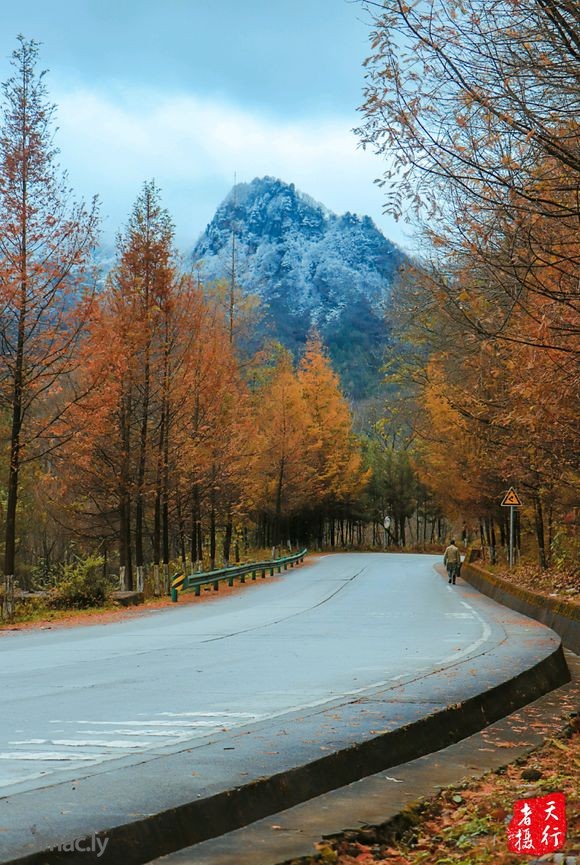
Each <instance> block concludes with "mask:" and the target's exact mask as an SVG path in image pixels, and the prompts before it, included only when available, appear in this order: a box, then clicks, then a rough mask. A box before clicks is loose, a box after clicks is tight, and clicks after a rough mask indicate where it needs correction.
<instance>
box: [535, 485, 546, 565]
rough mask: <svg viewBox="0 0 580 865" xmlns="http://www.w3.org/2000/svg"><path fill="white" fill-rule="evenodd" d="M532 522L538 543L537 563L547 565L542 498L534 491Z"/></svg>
mask: <svg viewBox="0 0 580 865" xmlns="http://www.w3.org/2000/svg"><path fill="white" fill-rule="evenodd" d="M534 518H535V519H534V522H535V528H536V540H537V543H538V563H539V565H540V567H541V568H546V567H547V561H546V543H545V536H544V512H543V508H542V498H541V496H540V494H539V493H534Z"/></svg>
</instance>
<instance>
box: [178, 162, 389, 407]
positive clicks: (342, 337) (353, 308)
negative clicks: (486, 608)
mask: <svg viewBox="0 0 580 865" xmlns="http://www.w3.org/2000/svg"><path fill="white" fill-rule="evenodd" d="M232 233H233V235H234V240H235V280H236V284H237V285H238V286H240V287H241V288H242V289H243V290H244V291H245V292H248V293H253V294H257V295H259V297H260V298H261V301H262V304H263V307H264V313H265V335H266V336H268V337H271V338H274V339H279V340H280V341H281V342H282V343H283V344H284V345H286V346H287V347H288V348H290V349H291V350H292V351H293V352H294V353H295V354H299V353H300V351H301V350H302V348H303V346H304V343H305V341H306V337H307V334H308V332H309V330H310V328H311V327H312V326H315V327H316V328H317V329H318V330H319V332H320V334H321V335H322V337H323V339H324V341H325V343H326V345H327V347H328V349H329V352H330V356H331V358H332V360H333V363H334V366H335V368H336V369H337V371H338V372H339V374H340V375H341V379H342V382H343V386H344V388H345V390H346V391H347V392H348V393H349V395H350V396H351V397H353V398H354V399H360V398H363V397H365V396H368V395H370V394H371V393H372V392H374V391H375V390H376V387H377V386H378V382H379V381H380V367H381V363H382V355H383V350H384V346H385V341H386V339H387V333H386V328H385V325H384V322H383V309H384V306H385V303H387V302H388V298H389V290H390V286H391V284H392V280H393V277H394V275H395V273H396V271H397V269H398V268H399V267H400V265H401V264H402V263H403V261H404V255H403V253H402V252H401V251H400V250H399V249H398V248H397V247H396V246H395V245H394V244H393V243H391V242H390V241H389V240H387V238H385V237H384V235H383V234H382V233H381V232H380V231H379V229H378V228H377V227H376V225H375V224H374V223H373V221H372V220H371V219H370V218H369V217H368V216H362V217H360V216H356V215H354V214H352V213H345V214H343V215H342V216H338V215H336V214H335V213H332V212H330V211H329V210H327V209H326V208H325V207H324V206H323V205H322V204H319V203H318V202H316V201H314V200H313V199H312V198H310V197H309V196H308V195H305V194H303V193H301V192H299V191H298V190H297V189H296V187H295V186H294V184H287V183H283V182H282V181H281V180H277V179H276V178H273V177H263V178H260V179H258V178H256V179H255V180H253V181H252V182H251V183H240V184H237V185H236V186H235V187H234V189H233V190H232V191H231V192H230V194H229V195H228V197H227V198H226V199H225V201H224V202H223V203H222V204H221V205H220V206H219V208H218V210H217V212H216V214H215V216H214V218H213V219H212V221H211V222H210V224H209V225H208V226H207V228H206V230H205V232H204V233H203V235H202V236H201V237H200V239H199V240H198V242H197V244H196V245H195V248H194V251H193V259H194V261H196V262H197V263H198V265H199V267H200V271H201V275H202V278H203V279H204V280H205V281H212V280H219V279H226V280H230V279H231V272H232Z"/></svg>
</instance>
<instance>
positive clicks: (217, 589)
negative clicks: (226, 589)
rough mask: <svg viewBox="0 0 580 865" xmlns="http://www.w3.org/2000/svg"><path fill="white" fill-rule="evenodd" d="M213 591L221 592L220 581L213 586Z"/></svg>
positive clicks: (216, 581)
mask: <svg viewBox="0 0 580 865" xmlns="http://www.w3.org/2000/svg"><path fill="white" fill-rule="evenodd" d="M213 590H214V592H219V590H220V581H219V580H215V582H214V584H213Z"/></svg>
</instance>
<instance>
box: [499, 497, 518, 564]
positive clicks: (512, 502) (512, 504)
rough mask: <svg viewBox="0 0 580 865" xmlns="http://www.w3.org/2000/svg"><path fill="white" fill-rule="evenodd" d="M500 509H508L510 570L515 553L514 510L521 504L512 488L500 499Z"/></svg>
mask: <svg viewBox="0 0 580 865" xmlns="http://www.w3.org/2000/svg"><path fill="white" fill-rule="evenodd" d="M501 506H502V508H509V509H510V553H509V562H510V568H513V566H514V559H515V555H514V551H515V539H514V528H515V520H514V513H515V509H516V508H521V506H522V502H521V499H520V497H519V496H518V494H517V493H516V491H515V490H514V488H513V487H510V488H509V490H508V491H507V493H506V494H505V496H504V497H503V499H502V503H501Z"/></svg>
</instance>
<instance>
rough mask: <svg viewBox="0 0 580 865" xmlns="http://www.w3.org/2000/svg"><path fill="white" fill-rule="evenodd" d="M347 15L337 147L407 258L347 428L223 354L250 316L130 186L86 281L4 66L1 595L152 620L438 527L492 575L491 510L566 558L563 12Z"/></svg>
mask: <svg viewBox="0 0 580 865" xmlns="http://www.w3.org/2000/svg"><path fill="white" fill-rule="evenodd" d="M367 6H368V9H369V10H370V11H371V14H373V15H374V33H373V42H372V44H373V54H372V56H371V57H370V58H369V59H368V61H367V64H366V65H367V87H366V101H365V104H364V106H363V107H362V113H363V118H364V119H363V124H362V126H361V128H360V130H359V133H360V135H361V136H362V139H363V142H364V143H365V144H366V145H367V146H369V147H372V148H374V149H375V150H376V151H377V152H379V153H380V154H383V155H386V156H388V165H389V170H388V172H387V174H386V176H385V178H384V179H383V180H382V181H381V182H382V183H383V185H384V186H385V187H386V190H387V207H388V208H389V209H390V210H391V212H393V213H394V214H395V215H401V213H402V212H403V210H404V208H405V207H407V209H408V207H409V202H411V204H412V205H413V207H414V209H415V217H416V220H417V221H418V222H419V223H420V224H421V226H422V228H421V232H422V233H421V235H420V236H421V243H422V249H423V253H424V254H422V255H421V256H420V257H417V258H416V259H415V265H414V266H411V267H406V269H405V272H404V273H403V274H402V275H401V278H400V279H399V281H398V284H397V286H396V288H395V290H394V292H393V296H392V303H391V305H390V321H389V323H388V327H389V334H390V335H389V346H390V349H389V356H388V357H387V359H386V367H385V370H386V381H387V389H386V394H387V399H386V405H380V406H378V408H377V402H376V401H375V403H374V405H372V406H362V405H359V406H354V407H353V406H350V405H349V404H348V402H347V401H346V400H345V398H344V396H343V395H342V393H341V388H340V382H339V379H338V376H337V375H336V373H335V372H334V371H333V369H332V366H331V364H330V361H329V359H328V356H327V354H326V351H325V348H324V345H323V344H322V342H321V340H320V337H319V336H318V335H317V333H316V332H312V333H311V335H310V338H309V340H308V343H307V346H306V349H305V352H304V355H303V356H302V358H299V359H298V360H296V359H295V358H293V357H292V356H291V355H290V354H289V353H288V352H287V351H286V350H285V349H284V348H283V347H282V346H280V345H279V344H277V343H267V344H263V345H262V346H261V348H260V350H258V351H255V350H252V352H249V350H248V345H253V346H254V347H255V345H256V339H255V334H256V333H257V332H258V331H259V316H257V317H255V320H254V321H253V320H252V316H253V315H254V313H255V298H251V297H244V296H243V295H241V294H240V292H239V291H238V288H237V286H236V280H235V261H234V256H232V273H231V275H230V278H229V279H226V280H225V281H224V283H223V284H217V285H216V284H213V285H203V284H201V282H200V279H199V270H198V268H196V266H195V263H193V264H192V262H191V261H189V262H186V263H185V264H184V262H183V260H182V259H180V256H179V255H178V253H177V250H176V248H175V244H174V229H173V223H172V220H171V217H170V215H169V213H168V212H167V210H166V209H165V208H164V206H163V202H162V195H161V190H160V189H159V188H158V187H157V185H156V184H155V182H153V181H146V182H144V183H143V185H142V188H141V191H140V192H139V195H138V197H137V199H136V201H135V202H134V204H133V206H132V208H131V204H130V202H129V203H128V208H127V209H128V218H127V222H126V225H125V226H124V227H123V228H122V229H121V231H120V232H119V234H118V238H117V247H116V258H115V262H114V265H113V266H112V268H111V269H110V270H109V271H108V272H107V273H106V274H103V272H102V270H100V269H99V267H98V266H96V265H95V263H94V262H95V259H94V252H95V250H96V249H97V248H98V241H99V234H98V231H99V213H98V201H97V199H95V200H94V201H93V202H92V203H91V204H90V205H89V206H87V205H85V204H84V203H82V202H76V201H75V199H74V197H73V194H72V192H71V190H70V189H69V188H68V184H67V178H66V174H65V173H64V172H63V171H62V169H61V168H60V166H59V164H58V161H57V158H58V151H57V149H56V147H55V144H54V133H55V107H54V106H52V105H51V103H50V101H49V98H48V94H47V90H46V86H45V76H44V73H40V72H39V71H38V68H37V64H38V45H37V43H35V42H34V41H28V40H26V39H24V38H23V37H20V38H19V42H18V46H17V48H16V50H15V52H14V54H13V58H12V61H13V70H14V71H13V75H12V77H11V78H10V79H9V80H8V81H7V82H6V83H5V84H4V85H3V103H2V110H1V113H0V297H1V306H0V430H1V442H2V444H1V447H2V464H3V465H4V467H5V471H4V472H3V480H2V487H1V490H0V508H1V514H0V516H1V519H2V524H3V532H4V534H3V544H4V549H3V555H4V583H5V588H6V591H7V592H10V591H11V590H12V587H13V584H14V580H15V578H16V579H17V580H18V581H19V583H20V585H21V586H25V587H30V586H35V585H40V584H42V582H43V580H45V581H46V580H50V579H54V578H55V575H56V576H57V577H58V574H59V573H60V572H61V571H60V570H59V569H61V568H62V566H63V564H66V563H67V562H70V561H71V560H72V559H74V558H75V557H82V556H90V555H98V556H99V557H100V558H99V562H100V563H101V564H100V567H102V569H103V571H104V572H105V573H109V574H115V575H117V574H118V576H119V579H120V583H121V585H123V586H124V587H125V588H126V589H134V588H137V589H141V588H143V586H144V584H145V583H147V584H148V585H149V587H150V588H151V589H152V591H154V592H155V593H156V594H159V593H161V592H166V591H167V587H168V580H169V575H170V568H171V566H172V564H173V565H175V564H177V565H178V566H181V567H183V568H186V569H188V570H189V569H192V570H193V569H196V568H200V567H206V568H213V567H215V566H220V565H221V564H222V563H223V562H229V561H232V560H234V559H237V558H238V556H239V555H240V550H243V551H244V552H246V553H248V552H250V553H251V551H252V550H260V549H261V550H264V549H270V548H271V547H279V546H286V545H288V544H290V545H296V544H310V545H313V546H318V547H323V546H325V545H331V546H334V545H341V546H355V545H359V546H371V547H372V546H375V547H379V548H380V547H383V546H384V545H386V544H389V545H391V544H395V545H398V546H404V545H405V544H422V545H423V546H424V547H426V546H427V545H429V544H432V543H438V542H441V541H442V540H443V539H444V537H445V535H446V534H447V532H448V528H449V525H450V523H451V522H452V523H453V524H454V525H455V526H465V528H466V531H467V530H468V529H470V530H471V532H472V534H473V531H474V530H475V531H477V532H479V533H480V535H481V539H482V542H483V543H484V544H485V545H488V546H489V547H490V548H491V550H492V557H493V556H495V554H496V551H497V549H498V548H499V547H500V546H501V545H502V544H503V543H504V542H505V531H504V521H503V518H502V516H503V515H502V513H501V510H500V508H499V502H500V501H501V496H502V493H503V491H505V489H506V488H507V487H508V486H510V485H512V484H513V485H514V486H516V487H517V488H518V490H519V492H520V494H521V496H522V498H523V499H524V500H525V502H526V504H527V508H526V509H524V512H523V514H522V519H523V523H524V524H523V526H522V525H520V526H519V527H518V531H519V532H520V533H521V532H522V531H525V529H526V526H527V523H526V520H527V521H529V522H530V524H531V525H533V528H534V534H535V548H536V551H537V555H538V558H539V562H540V564H541V565H542V566H546V565H548V564H549V563H550V559H551V558H552V559H556V558H558V557H562V556H564V555H565V554H566V552H567V549H568V548H567V546H566V545H567V543H568V539H569V538H568V536H569V534H570V532H569V528H570V526H571V525H572V523H573V522H574V513H575V512H574V509H573V508H574V493H575V489H576V486H577V483H576V482H577V462H576V459H575V457H576V454H577V449H576V430H575V419H576V406H577V402H578V400H577V394H578V367H577V345H578V343H577V334H578V319H577V304H578V282H579V280H578V277H579V270H578V238H579V237H580V234H579V228H580V224H579V219H580V210H579V204H578V202H579V183H578V180H579V176H580V172H579V169H580V138H579V134H578V119H577V108H578V94H579V92H580V88H579V84H580V82H579V75H580V73H579V70H580V64H579V63H578V60H579V59H580V36H579V29H580V26H579V25H580V16H579V14H578V9H577V7H576V5H575V4H574V3H572V2H568V0H503V2H500V3H493V4H481V3H479V2H475V0H472V2H467V3H465V2H464V3H459V2H455V0H443V2H441V0H437V2H435V0H433V2H426V3H422V4H419V5H416V6H408V5H406V4H404V3H402V2H399V0H388V2H386V3H385V4H384V5H382V4H381V5H380V7H379V11H377V4H370V3H369V4H367ZM232 241H233V242H232V250H233V251H234V250H235V243H234V241H235V237H234V236H233V235H232ZM385 326H386V327H387V323H386V324H385ZM252 328H254V331H253V334H252V338H249V339H248V338H247V336H248V333H249V332H250V331H251V330H252ZM244 334H245V336H244ZM353 409H354V417H353ZM355 430H356V433H355ZM387 514H388V515H389V516H390V525H389V528H388V532H387V531H385V529H384V528H383V520H384V518H385V516H386V515H387ZM179 562H181V565H179Z"/></svg>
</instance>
